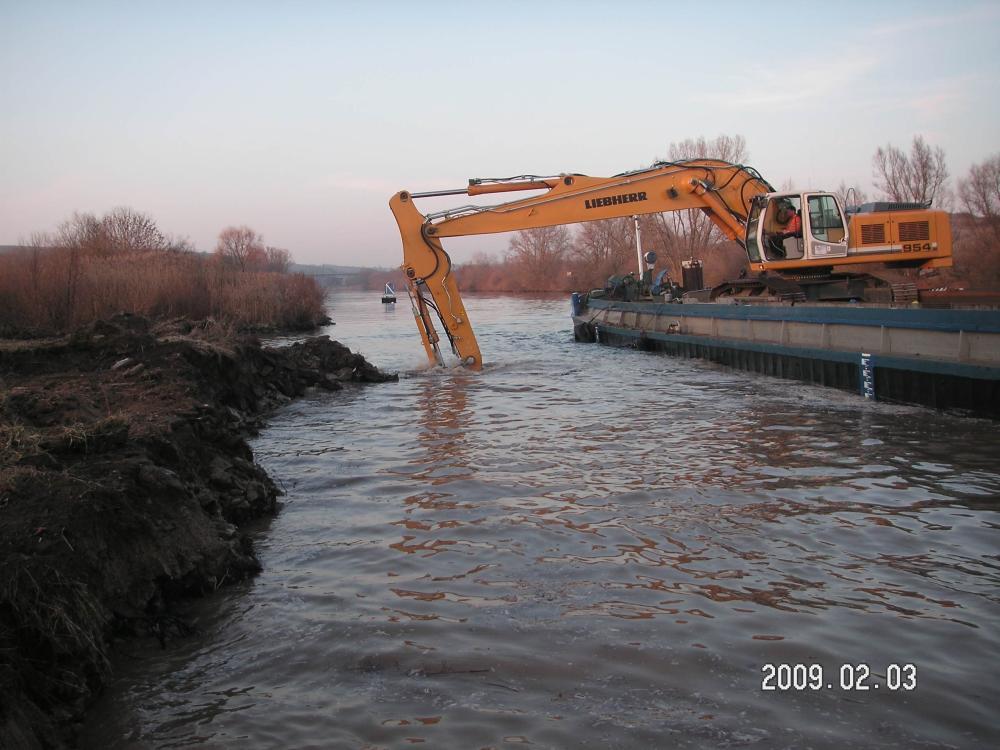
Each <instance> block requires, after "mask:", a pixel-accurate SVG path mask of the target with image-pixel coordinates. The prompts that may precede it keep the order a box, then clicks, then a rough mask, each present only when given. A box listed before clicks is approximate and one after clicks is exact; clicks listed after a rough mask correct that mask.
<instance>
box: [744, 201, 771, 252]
mask: <svg viewBox="0 0 1000 750" xmlns="http://www.w3.org/2000/svg"><path fill="white" fill-rule="evenodd" d="M765 205H766V203H765V201H764V200H763V198H762V197H761V196H755V197H754V199H753V201H752V202H751V204H750V215H749V216H748V217H747V229H746V238H745V239H746V248H747V256H748V257H749V258H750V262H751V263H760V243H758V242H757V227H758V226H759V225H760V214H761V211H762V210H763V209H764V206H765Z"/></svg>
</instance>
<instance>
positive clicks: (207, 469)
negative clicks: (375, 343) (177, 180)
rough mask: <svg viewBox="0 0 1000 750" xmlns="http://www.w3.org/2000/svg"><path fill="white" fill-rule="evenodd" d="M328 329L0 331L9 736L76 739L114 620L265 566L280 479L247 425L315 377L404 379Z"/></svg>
mask: <svg viewBox="0 0 1000 750" xmlns="http://www.w3.org/2000/svg"><path fill="white" fill-rule="evenodd" d="M394 378H395V376H391V375H386V374H385V373H382V372H381V371H379V370H378V369H377V368H375V367H374V366H373V365H371V364H369V363H368V362H366V361H365V360H364V358H363V357H361V356H360V355H356V354H352V353H351V352H350V351H349V350H348V349H347V348H346V347H344V346H342V345H341V344H339V343H337V342H335V341H331V340H329V339H328V338H327V337H321V338H314V339H310V340H308V341H306V342H304V343H301V344H295V345H293V346H290V347H286V348H281V349H271V348H262V347H261V346H260V345H259V344H258V343H256V342H255V341H253V340H250V339H236V338H234V337H232V336H230V335H227V334H225V333H224V332H221V331H218V330H217V329H214V328H212V327H211V326H208V327H205V326H201V327H198V326H194V327H193V326H192V325H191V324H188V323H184V322H173V323H168V324H161V325H159V326H156V327H154V326H152V325H151V324H150V323H148V322H147V321H146V320H144V319H142V318H136V317H129V316H119V317H117V318H115V319H113V320H111V321H108V322H100V323H96V324H94V325H91V326H89V327H88V328H87V329H85V330H82V331H79V332H77V333H76V334H74V335H72V336H69V337H66V338H64V339H59V340H49V341H44V342H18V343H15V342H0V747H11V748H14V747H17V748H22V747H23V748H32V747H58V746H63V745H67V744H68V745H72V743H73V722H74V720H76V719H77V718H78V717H79V716H80V715H81V714H82V712H83V709H84V708H85V706H86V705H87V703H88V701H89V700H90V698H91V697H92V696H93V695H94V693H95V692H96V691H97V690H98V689H99V688H100V686H101V685H102V684H103V682H104V680H105V679H106V678H107V676H108V672H109V660H108V655H109V648H110V643H111V641H112V640H113V639H114V638H115V637H119V636H122V635H128V634H130V633H137V632H146V633H153V634H155V635H158V636H159V637H161V638H163V637H167V636H171V635H174V634H176V633H177V632H179V631H182V630H183V629H184V624H183V623H182V622H181V621H179V620H178V619H177V618H175V617H173V616H171V602H172V601H174V600H176V599H177V598H178V597H183V596H189V595H196V594H200V593H203V592H206V591H211V590H213V589H215V588H217V587H219V586H221V585H224V584H226V583H230V582H233V581H237V580H239V579H241V578H244V577H246V576H248V575H252V574H253V573H255V572H257V571H258V570H259V563H258V562H257V559H256V557H255V555H254V552H253V549H252V547H251V545H250V542H249V540H248V539H247V538H246V537H245V536H244V535H243V534H241V532H240V530H239V526H240V524H242V523H244V522H246V521H248V520H250V519H254V518H258V517H261V516H266V515H269V514H273V513H274V512H275V510H276V498H277V495H278V491H277V489H276V487H275V486H274V484H273V483H272V482H271V480H270V479H269V478H268V476H267V475H266V474H265V473H264V471H263V470H262V469H261V468H260V467H258V466H257V465H256V464H254V461H253V455H252V454H251V451H250V448H249V446H248V445H247V443H246V441H245V436H246V435H247V434H248V433H250V432H252V431H253V430H254V429H255V428H256V427H257V426H258V425H259V424H260V420H261V417H262V415H264V414H266V413H267V411H268V410H270V409H272V408H273V407H274V406H276V405H278V404H281V403H283V402H285V401H288V400H289V399H291V398H294V397H296V396H299V395H301V394H302V393H304V392H305V390H306V389H307V388H309V387H314V386H315V387H320V388H325V389H329V390H338V389H340V388H343V387H344V385H343V384H344V383H346V382H350V383H372V382H382V381H385V380H390V379H394Z"/></svg>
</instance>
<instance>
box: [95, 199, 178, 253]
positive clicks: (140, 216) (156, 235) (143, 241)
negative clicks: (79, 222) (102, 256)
mask: <svg viewBox="0 0 1000 750" xmlns="http://www.w3.org/2000/svg"><path fill="white" fill-rule="evenodd" d="M101 232H102V234H103V237H102V240H103V245H104V247H103V248H102V249H103V250H104V251H105V252H108V253H121V252H132V251H136V250H164V249H166V247H167V240H166V238H165V237H164V236H163V233H162V232H161V231H160V230H159V228H157V226H156V222H155V221H153V219H152V218H151V217H150V216H148V215H147V214H144V213H140V212H138V211H135V210H133V209H131V208H128V207H127V206H119V207H118V208H115V209H112V210H111V211H109V212H108V213H106V214H105V215H104V216H103V217H102V218H101Z"/></svg>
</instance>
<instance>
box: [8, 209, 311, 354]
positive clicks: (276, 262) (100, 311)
mask: <svg viewBox="0 0 1000 750" xmlns="http://www.w3.org/2000/svg"><path fill="white" fill-rule="evenodd" d="M289 261H290V257H289V254H288V253H287V251H285V250H281V249H278V248H268V247H265V246H264V245H263V243H262V242H261V241H260V238H259V236H258V235H256V233H254V232H253V231H252V230H250V229H248V228H247V227H229V228H227V229H225V230H223V231H222V233H221V234H220V237H219V244H218V246H217V248H216V252H215V253H214V254H213V255H210V256H205V255H202V254H199V253H195V252H192V248H191V247H190V245H189V243H187V242H186V241H177V240H172V239H170V238H168V237H166V236H165V235H163V234H162V233H161V232H160V230H159V229H158V228H157V227H156V224H155V222H154V221H153V220H152V219H151V218H149V217H148V216H146V215H144V214H141V213H138V212H136V211H133V210H131V209H127V208H119V209H115V210H114V211H111V212H109V213H108V214H106V215H104V216H102V217H96V216H93V215H91V214H75V215H74V216H73V217H72V218H70V219H69V220H67V221H65V222H63V224H61V225H60V226H59V228H58V229H57V230H56V231H55V232H52V233H45V234H37V235H35V236H34V237H32V239H31V242H30V243H29V244H28V245H27V246H25V247H23V248H21V249H19V250H14V251H10V252H6V253H3V254H2V255H0V335H16V334H21V333H48V332H61V331H67V330H70V329H72V328H74V327H76V326H79V325H83V324H87V323H89V322H92V321H94V320H97V319H100V318H104V317H107V316H110V315H114V314H115V313H119V312H129V313H134V314H139V315H144V316H149V317H155V318H162V317H187V318H192V319H205V318H215V319H216V320H219V321H221V322H224V323H226V324H229V325H232V326H233V327H235V328H273V327H278V328H310V327H312V326H315V325H316V324H317V323H319V322H320V321H322V320H323V319H324V317H325V310H324V307H323V291H322V290H321V289H320V287H319V285H318V284H317V283H316V282H315V280H313V279H310V278H308V277H305V276H303V275H301V274H288V273H287V272H286V269H287V267H288V264H289Z"/></svg>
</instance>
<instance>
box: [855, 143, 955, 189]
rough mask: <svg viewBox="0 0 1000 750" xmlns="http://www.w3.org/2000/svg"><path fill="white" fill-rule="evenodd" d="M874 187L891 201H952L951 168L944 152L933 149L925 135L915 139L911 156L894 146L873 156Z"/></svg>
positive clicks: (885, 148)
mask: <svg viewBox="0 0 1000 750" xmlns="http://www.w3.org/2000/svg"><path fill="white" fill-rule="evenodd" d="M872 167H873V168H874V175H875V187H876V188H878V189H879V190H881V191H882V192H883V193H884V194H885V196H886V197H887V198H888V199H889V200H890V201H896V202H904V203H905V202H916V203H922V202H924V201H934V200H938V201H939V202H941V203H947V202H948V201H949V198H950V196H949V194H948V185H947V183H948V167H947V165H946V164H945V157H944V149H942V148H941V147H940V146H937V147H934V148H932V147H931V146H929V145H927V142H926V141H924V138H923V136H920V135H918V136H915V137H914V138H913V145H912V146H911V147H910V154H909V156H907V155H906V154H905V153H903V151H902V150H900V149H898V148H896V147H895V146H893V145H891V144H887V145H886V146H885V147H884V148H881V147H880V148H879V149H878V151H876V152H875V156H873V157H872Z"/></svg>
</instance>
